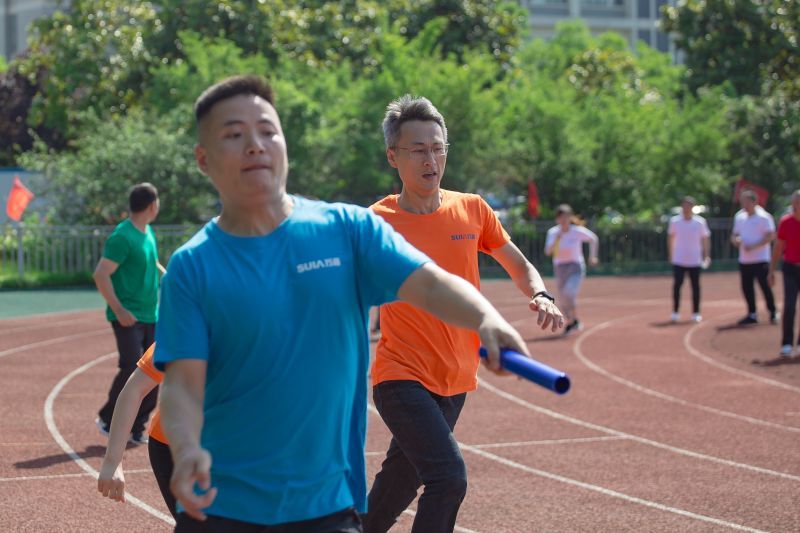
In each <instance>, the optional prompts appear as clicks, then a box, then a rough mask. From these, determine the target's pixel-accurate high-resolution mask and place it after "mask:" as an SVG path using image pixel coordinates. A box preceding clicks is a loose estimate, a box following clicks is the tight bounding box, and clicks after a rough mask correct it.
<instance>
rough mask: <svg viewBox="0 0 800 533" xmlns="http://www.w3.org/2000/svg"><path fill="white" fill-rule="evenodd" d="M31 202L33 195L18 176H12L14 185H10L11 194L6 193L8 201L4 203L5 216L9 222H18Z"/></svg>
mask: <svg viewBox="0 0 800 533" xmlns="http://www.w3.org/2000/svg"><path fill="white" fill-rule="evenodd" d="M31 200H33V193H32V192H31V191H29V190H28V188H27V187H25V186H24V185H23V184H22V182H21V181H20V179H19V176H16V175H15V176H14V184H13V185H11V192H9V193H8V201H7V202H6V214H7V215H8V218H10V219H11V220H16V221H17V222H19V221H20V219H21V218H22V213H24V212H25V208H26V207H28V204H29V203H30V201H31Z"/></svg>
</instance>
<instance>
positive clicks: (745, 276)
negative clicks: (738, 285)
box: [739, 263, 776, 316]
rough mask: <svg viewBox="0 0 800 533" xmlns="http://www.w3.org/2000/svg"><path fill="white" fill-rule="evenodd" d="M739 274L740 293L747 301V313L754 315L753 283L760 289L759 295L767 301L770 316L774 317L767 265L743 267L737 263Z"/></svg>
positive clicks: (754, 264)
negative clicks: (740, 282) (756, 282)
mask: <svg viewBox="0 0 800 533" xmlns="http://www.w3.org/2000/svg"><path fill="white" fill-rule="evenodd" d="M739 274H740V278H741V280H742V292H743V293H744V299H745V300H746V301H747V313H748V314H751V315H754V314H755V312H756V288H755V283H754V282H755V281H756V280H758V286H759V287H761V293H762V294H763V295H764V299H765V300H766V301H767V309H768V310H769V313H770V315H771V316H774V315H775V311H776V309H775V297H774V296H773V295H772V288H770V286H769V282H768V281H767V275H768V274H769V263H752V264H749V265H744V264H742V263H739Z"/></svg>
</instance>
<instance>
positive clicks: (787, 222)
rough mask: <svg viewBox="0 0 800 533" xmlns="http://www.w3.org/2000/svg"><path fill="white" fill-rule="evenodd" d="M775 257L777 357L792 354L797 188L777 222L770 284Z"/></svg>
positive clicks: (799, 212) (799, 280)
mask: <svg viewBox="0 0 800 533" xmlns="http://www.w3.org/2000/svg"><path fill="white" fill-rule="evenodd" d="M779 258H781V259H783V268H782V271H783V335H782V337H781V351H780V354H781V355H782V356H784V357H791V356H792V355H795V351H794V340H795V339H794V320H795V311H796V308H797V292H798V290H800V189H798V190H796V191H794V192H793V193H792V212H791V213H789V214H788V215H784V216H783V217H782V218H781V220H780V222H779V223H778V238H777V239H776V240H775V248H774V249H773V250H772V261H771V262H770V265H769V274H768V275H767V280H768V281H769V284H770V285H774V284H775V267H776V266H777V265H778V259H779ZM798 334H800V332H799V333H798ZM798 343H800V339H798Z"/></svg>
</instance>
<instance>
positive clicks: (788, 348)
mask: <svg viewBox="0 0 800 533" xmlns="http://www.w3.org/2000/svg"><path fill="white" fill-rule="evenodd" d="M792 352H793V350H792V345H791V344H784V345H783V346H781V357H791V356H792Z"/></svg>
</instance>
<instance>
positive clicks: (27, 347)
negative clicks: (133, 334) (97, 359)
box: [0, 328, 108, 357]
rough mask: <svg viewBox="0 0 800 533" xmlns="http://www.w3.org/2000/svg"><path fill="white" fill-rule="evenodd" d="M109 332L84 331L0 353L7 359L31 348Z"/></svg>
mask: <svg viewBox="0 0 800 533" xmlns="http://www.w3.org/2000/svg"><path fill="white" fill-rule="evenodd" d="M107 331H108V329H107V328H103V329H92V330H89V331H84V332H83V333H76V334H74V335H67V336H65V337H56V338H55V339H48V340H46V341H39V342H33V343H31V344H23V345H22V346H17V347H16V348H10V349H8V350H4V351H2V352H0V357H5V356H6V355H11V354H15V353H19V352H24V351H26V350H30V349H31V348H41V347H42V346H50V345H52V344H58V343H59V342H64V341H71V340H74V339H82V338H83V337H94V336H95V335H100V334H101V333H106V332H107Z"/></svg>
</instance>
